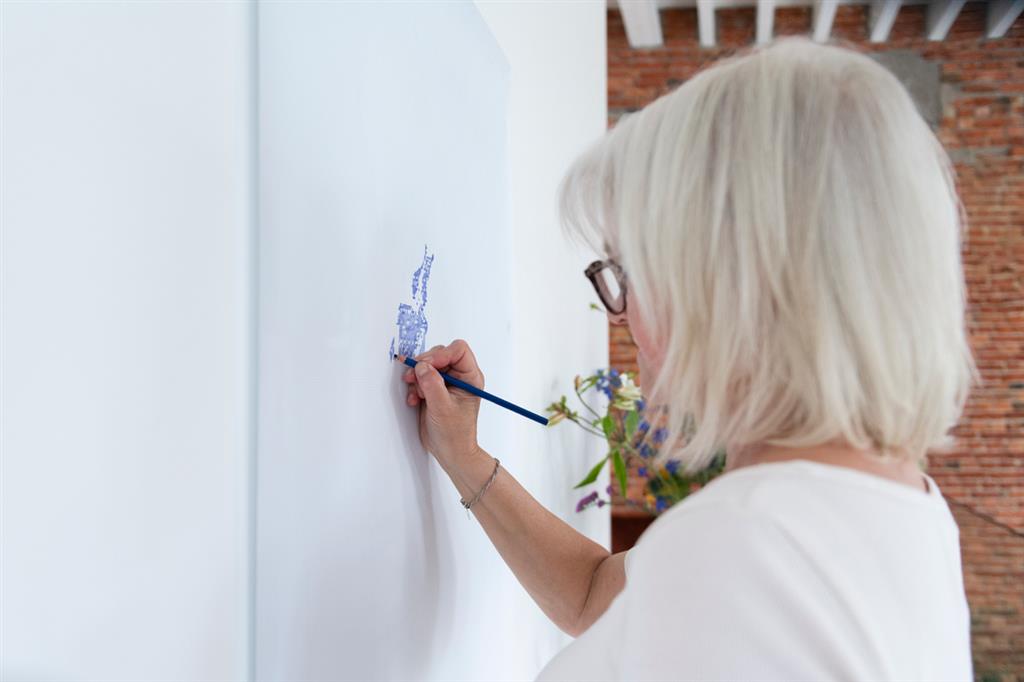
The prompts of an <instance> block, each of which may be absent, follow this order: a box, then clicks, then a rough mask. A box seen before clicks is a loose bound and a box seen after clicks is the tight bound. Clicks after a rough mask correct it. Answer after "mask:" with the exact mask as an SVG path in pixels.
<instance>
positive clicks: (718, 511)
mask: <svg viewBox="0 0 1024 682" xmlns="http://www.w3.org/2000/svg"><path fill="white" fill-rule="evenodd" d="M928 481H929V486H930V492H929V493H927V494H926V493H924V492H922V491H918V490H915V489H913V488H911V487H910V486H907V485H905V484H902V483H896V482H894V481H890V480H886V479H883V478H881V477H879V476H875V475H873V474H869V473H865V472H862V471H857V470H854V469H850V468H847V467H840V466H835V465H828V464H821V463H819V462H813V461H809V460H789V461H785V462H773V463H770V464H758V465H753V466H749V467H744V468H742V469H736V470H733V471H730V472H727V473H725V474H722V475H720V476H719V477H718V478H716V479H714V480H712V481H711V482H710V483H708V484H707V485H705V486H704V488H702V489H701V490H700V491H698V492H697V493H694V494H693V495H691V496H690V497H688V498H686V499H685V500H683V501H682V502H680V503H678V504H676V505H675V506H674V507H672V508H671V509H669V510H668V511H667V512H665V513H664V514H662V515H661V516H660V517H659V518H658V519H657V520H656V521H655V522H654V523H652V524H651V526H650V527H649V528H648V529H647V531H646V532H644V534H643V535H642V536H641V537H640V539H639V541H638V542H637V545H636V547H635V548H634V550H637V549H638V548H644V547H647V548H648V549H650V550H655V551H653V552H651V553H653V554H656V555H657V556H665V555H666V553H672V552H676V551H683V549H682V548H686V551H687V552H688V553H689V552H691V551H692V552H696V551H698V550H700V551H703V552H705V554H706V556H707V557H708V558H709V560H711V559H714V558H715V557H724V558H729V557H731V556H732V555H734V554H736V553H737V552H738V553H741V554H742V555H743V558H744V560H745V561H751V560H754V561H756V560H757V559H758V558H764V557H766V556H768V555H770V554H775V555H777V554H780V553H788V552H792V551H794V550H798V553H803V554H805V555H806V552H807V549H808V547H809V546H812V545H821V546H826V547H827V546H829V545H831V540H830V538H831V539H835V538H837V537H840V536H842V535H844V534H845V533H847V532H849V531H850V530H851V529H858V530H859V534H864V533H867V534H873V530H876V529H875V528H873V527H877V530H878V531H879V532H883V531H884V532H885V533H886V535H888V536H897V535H899V533H900V528H901V527H905V529H906V530H907V532H908V533H916V532H918V530H919V529H920V527H921V524H922V523H932V524H934V525H935V526H936V527H940V528H942V529H944V530H945V531H946V532H947V534H948V536H949V540H950V542H952V543H953V544H957V538H958V534H959V533H958V529H957V526H956V522H955V520H954V519H953V516H952V514H951V513H950V511H949V507H948V505H947V504H946V502H945V499H944V498H943V497H942V494H941V492H940V491H939V490H938V486H937V485H935V482H934V480H932V479H931V478H930V477H928ZM634 550H630V553H629V554H627V557H626V559H627V572H628V571H629V570H630V568H632V567H633V566H632V565H633V564H634V563H636V560H637V558H638V555H640V554H644V553H647V552H644V551H636V552H635V553H634Z"/></svg>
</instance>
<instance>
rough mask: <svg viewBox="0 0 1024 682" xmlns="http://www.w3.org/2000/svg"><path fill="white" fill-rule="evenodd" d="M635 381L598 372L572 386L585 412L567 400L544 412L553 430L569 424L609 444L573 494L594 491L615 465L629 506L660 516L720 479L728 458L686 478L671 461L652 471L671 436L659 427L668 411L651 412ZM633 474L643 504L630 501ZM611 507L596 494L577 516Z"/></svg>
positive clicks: (718, 455)
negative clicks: (595, 402)
mask: <svg viewBox="0 0 1024 682" xmlns="http://www.w3.org/2000/svg"><path fill="white" fill-rule="evenodd" d="M634 379H635V375H634V373H633V372H619V371H618V370H615V369H609V370H604V369H598V370H596V371H595V372H594V373H593V374H591V375H590V376H586V377H580V376H577V377H576V378H575V379H574V380H573V391H574V393H575V394H576V398H577V400H578V401H579V403H580V404H581V405H582V406H583V409H584V410H585V411H584V412H582V413H581V412H578V411H576V410H573V409H572V408H571V407H570V406H569V403H568V399H567V398H566V396H564V395H563V396H562V398H561V400H559V401H558V402H553V403H551V404H550V405H549V406H548V407H547V409H546V410H545V411H546V412H547V413H548V415H549V417H548V425H549V426H554V425H555V424H558V423H560V422H563V421H570V422H573V423H574V424H576V425H577V426H579V427H580V428H582V429H583V430H584V431H586V432H587V433H591V434H594V435H595V436H599V437H601V438H603V439H604V440H606V441H607V443H608V453H607V454H606V455H605V456H604V457H603V458H602V459H601V461H599V462H598V463H597V464H595V465H594V466H593V468H591V469H590V471H589V472H588V473H587V475H586V476H584V477H583V480H581V481H580V482H579V483H577V484H576V485H575V486H574V488H575V489H580V488H586V487H587V486H590V485H592V484H593V483H594V482H595V481H596V480H597V477H598V476H599V475H600V473H601V470H602V469H603V468H604V467H605V465H607V464H608V462H611V466H612V469H613V473H614V479H615V480H616V481H617V482H618V485H619V493H620V494H621V496H622V499H623V501H624V502H625V504H626V505H628V506H631V507H635V508H639V509H642V510H644V511H646V512H648V513H650V514H651V515H655V516H656V515H658V514H661V513H662V512H664V511H665V510H666V509H668V508H669V507H671V506H672V505H673V504H675V503H676V502H679V501H680V500H682V499H683V498H685V497H686V496H687V495H689V494H690V493H692V492H694V491H696V490H699V489H700V487H701V486H703V485H704V484H705V483H707V482H708V481H710V480H711V479H712V478H714V477H715V476H717V475H718V474H720V473H721V472H722V470H723V469H724V467H725V453H724V452H718V453H716V454H715V457H714V458H713V459H712V460H711V463H710V464H709V465H708V466H707V467H706V468H704V469H702V470H701V471H698V472H696V473H693V474H686V473H683V472H682V471H681V470H680V462H679V461H678V460H673V459H669V460H667V461H666V462H665V464H664V465H663V466H658V467H655V466H653V464H652V463H653V461H654V460H655V457H656V455H657V454H658V449H659V448H660V447H661V445H662V444H663V443H664V442H665V440H666V436H667V435H668V432H667V431H666V430H665V428H664V427H663V426H661V425H660V422H661V421H662V416H663V413H664V410H663V409H648V406H647V405H646V403H645V402H644V399H643V396H642V395H641V393H640V387H639V386H637V385H636V383H635V381H634ZM588 392H592V393H593V394H597V395H601V396H604V399H606V401H607V405H606V407H605V409H604V412H603V414H602V413H601V412H599V411H598V410H596V409H595V408H594V407H593V406H592V405H591V404H590V403H588V402H587V398H586V397H585V396H586V394H587V393H588ZM649 412H650V414H649ZM631 468H635V469H636V472H637V475H638V476H639V477H640V479H641V480H642V481H643V488H642V493H641V495H640V497H639V499H636V498H635V497H634V498H631V497H630V495H629V489H628V481H629V476H628V473H627V472H628V471H629V470H630V469H631ZM605 492H606V493H607V494H608V495H609V497H610V495H611V492H612V486H608V487H607V489H606V490H605ZM610 503H611V500H610V499H606V498H604V497H602V495H601V493H600V492H599V491H597V490H593V491H591V492H589V493H588V494H586V495H584V496H583V497H582V498H581V499H580V501H579V503H577V505H576V511H577V512H581V511H583V510H584V509H587V508H589V507H592V506H596V507H603V506H604V505H606V504H610Z"/></svg>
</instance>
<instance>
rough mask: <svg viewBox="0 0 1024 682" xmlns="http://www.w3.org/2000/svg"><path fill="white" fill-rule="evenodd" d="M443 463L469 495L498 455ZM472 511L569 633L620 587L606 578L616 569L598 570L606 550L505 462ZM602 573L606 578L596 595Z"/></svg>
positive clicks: (523, 581) (590, 619) (574, 632)
mask: <svg viewBox="0 0 1024 682" xmlns="http://www.w3.org/2000/svg"><path fill="white" fill-rule="evenodd" d="M441 465H442V467H443V468H444V469H445V471H446V472H447V473H448V476H449V477H450V478H451V479H452V482H453V483H454V484H455V487H456V489H457V490H458V492H459V494H460V495H461V496H462V497H463V499H466V500H469V499H472V497H473V496H474V495H475V494H476V493H477V492H478V491H479V490H480V488H481V487H482V486H483V485H484V483H486V482H487V480H488V479H489V478H490V476H491V473H492V472H493V471H494V459H493V458H492V457H491V456H490V455H489V454H487V453H486V452H484V451H483V450H482V449H479V450H477V451H476V452H473V453H471V454H470V455H467V456H465V457H461V458H460V459H459V461H458V462H455V463H451V462H450V463H444V462H442V463H441ZM472 512H473V513H474V514H475V515H476V518H477V520H478V521H479V522H480V525H481V526H483V529H484V532H486V533H487V536H488V537H489V538H490V539H491V542H493V543H494V546H495V548H496V549H497V550H498V552H499V554H501V557H502V558H503V559H504V560H505V563H506V564H508V566H509V568H511V569H512V572H513V573H514V574H515V576H516V578H517V579H518V580H519V582H520V583H521V584H522V585H523V587H524V588H526V591H527V592H528V593H529V594H530V596H531V597H533V599H534V601H536V602H537V604H538V605H539V606H540V607H541V609H542V610H543V611H544V613H546V614H547V615H548V617H549V618H551V620H552V621H553V622H554V623H555V624H556V625H557V626H558V627H560V628H561V629H562V630H564V631H565V632H567V633H569V634H571V635H573V636H575V635H578V634H579V633H580V632H582V631H583V630H585V629H586V628H587V627H589V625H590V623H591V622H593V620H594V619H595V618H596V616H597V615H600V612H603V611H604V608H605V607H606V606H607V601H610V597H609V598H608V599H607V601H605V599H604V597H605V596H606V594H607V593H608V591H609V589H612V590H614V591H616V592H617V590H618V589H621V587H622V582H623V581H622V580H616V579H615V578H614V577H611V579H608V578H609V573H614V570H613V571H608V570H600V571H599V568H600V567H601V566H602V564H603V563H604V562H605V560H606V559H608V558H609V553H608V550H606V549H605V548H604V547H602V546H601V545H599V544H597V543H596V542H593V541H592V540H590V539H589V538H587V537H586V536H585V535H583V534H582V533H580V532H578V531H577V530H575V529H574V528H573V527H572V526H570V525H569V524H567V523H565V522H564V521H562V520H561V519H559V518H558V517H557V516H555V515H554V514H552V513H551V512H550V511H548V510H547V509H545V508H544V507H543V506H542V505H541V504H540V503H539V502H537V500H535V499H534V498H533V497H532V496H531V495H530V494H529V493H528V492H527V491H526V490H525V489H524V488H523V487H522V486H521V485H519V483H518V482H517V481H516V480H515V478H513V477H512V475H511V474H510V473H509V472H508V471H507V470H506V469H505V468H504V467H502V468H501V469H500V470H499V471H498V475H497V477H496V478H495V479H494V482H493V483H492V484H491V487H490V488H488V489H487V492H486V493H485V494H484V495H483V497H481V498H480V500H479V501H478V502H477V503H476V504H474V505H473V507H472ZM608 568H614V567H611V566H609V567H608ZM598 577H602V578H605V580H602V581H600V582H601V583H602V585H601V587H600V588H598V589H594V590H593V594H592V588H593V587H595V582H597V581H596V580H595V579H596V578H598ZM616 582H617V583H618V587H617V588H616V587H615V584H616ZM595 614H596V615H595Z"/></svg>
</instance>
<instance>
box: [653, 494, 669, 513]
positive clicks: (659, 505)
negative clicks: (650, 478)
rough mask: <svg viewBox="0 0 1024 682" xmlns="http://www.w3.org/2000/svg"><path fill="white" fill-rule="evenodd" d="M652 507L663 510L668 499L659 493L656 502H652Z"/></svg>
mask: <svg viewBox="0 0 1024 682" xmlns="http://www.w3.org/2000/svg"><path fill="white" fill-rule="evenodd" d="M654 507H655V508H656V509H657V510H658V511H665V509H666V507H668V500H666V499H665V498H664V497H662V496H661V495H658V499H657V502H655V503H654Z"/></svg>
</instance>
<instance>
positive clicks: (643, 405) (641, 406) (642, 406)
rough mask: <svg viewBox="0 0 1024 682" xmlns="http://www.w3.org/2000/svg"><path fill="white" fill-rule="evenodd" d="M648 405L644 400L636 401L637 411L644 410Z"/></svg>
mask: <svg viewBox="0 0 1024 682" xmlns="http://www.w3.org/2000/svg"><path fill="white" fill-rule="evenodd" d="M646 407H647V403H645V402H644V401H643V400H638V401H636V411H637V412H643V411H644V409H645V408H646ZM644 423H645V424H646V423H647V422H644ZM647 425H648V426H650V424H647Z"/></svg>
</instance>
